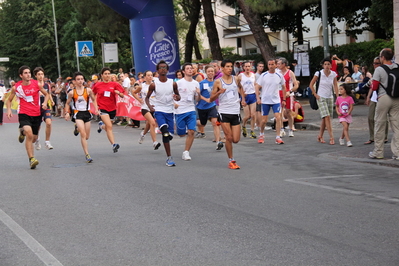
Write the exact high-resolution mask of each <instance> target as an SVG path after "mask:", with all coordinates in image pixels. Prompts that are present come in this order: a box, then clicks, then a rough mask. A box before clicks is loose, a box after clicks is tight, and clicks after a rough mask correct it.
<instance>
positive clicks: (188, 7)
mask: <svg viewBox="0 0 399 266" xmlns="http://www.w3.org/2000/svg"><path fill="white" fill-rule="evenodd" d="M180 4H181V6H182V8H183V11H184V13H185V15H186V19H187V20H188V21H189V22H190V25H189V27H188V31H187V35H186V40H185V53H184V62H191V61H192V57H193V48H195V51H196V57H197V59H202V56H201V53H200V51H199V45H198V40H197V38H196V31H197V25H198V22H199V19H200V13H201V2H200V0H183V1H181V2H180Z"/></svg>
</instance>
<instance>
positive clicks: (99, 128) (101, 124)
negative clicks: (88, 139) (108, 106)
mask: <svg viewBox="0 0 399 266" xmlns="http://www.w3.org/2000/svg"><path fill="white" fill-rule="evenodd" d="M103 125H104V122H103V121H100V122H99V123H98V129H97V132H98V133H101V131H102V130H103V129H102V126H103Z"/></svg>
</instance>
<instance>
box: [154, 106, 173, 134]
mask: <svg viewBox="0 0 399 266" xmlns="http://www.w3.org/2000/svg"><path fill="white" fill-rule="evenodd" d="M154 117H155V119H156V120H157V123H158V127H159V128H161V127H162V126H165V125H166V126H167V127H168V131H169V132H170V133H172V134H174V133H175V126H174V122H173V113H164V112H157V111H155V113H154Z"/></svg>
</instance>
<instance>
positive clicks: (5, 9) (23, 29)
mask: <svg viewBox="0 0 399 266" xmlns="http://www.w3.org/2000/svg"><path fill="white" fill-rule="evenodd" d="M54 4H55V10H56V19H57V30H58V42H59V53H60V61H61V70H62V73H61V74H62V76H63V77H66V76H71V75H72V73H73V72H75V71H76V70H77V60H76V51H75V41H84V40H92V41H93V43H94V55H95V56H93V57H87V58H80V59H79V62H80V64H79V65H80V70H81V71H82V72H83V73H84V74H85V75H86V76H87V77H88V76H89V75H90V74H92V73H96V72H99V71H100V69H101V68H102V51H101V43H104V42H117V43H118V48H119V61H120V62H119V63H114V64H109V65H107V66H110V67H111V68H112V69H115V71H116V69H118V68H120V67H122V68H123V69H124V70H125V71H127V70H129V69H130V67H131V66H132V53H131V43H130V30H129V21H128V20H127V19H125V18H123V17H122V16H120V15H118V14H116V13H115V12H114V11H112V10H111V9H110V8H108V7H106V6H105V5H103V4H102V3H100V2H99V1H98V0H85V1H78V0H54ZM0 36H2V42H0V56H7V57H10V62H7V63H6V64H5V66H6V67H7V68H8V71H7V73H6V74H7V76H9V77H11V78H14V79H15V78H16V79H18V68H19V67H20V66H22V65H28V66H30V67H31V68H34V67H36V66H42V67H43V68H44V69H45V71H46V74H47V75H49V77H50V78H51V79H52V80H55V79H56V78H57V77H58V67H57V59H56V48H55V46H56V45H55V35H54V22H53V11H52V3H51V0H5V1H4V2H3V3H1V8H0Z"/></svg>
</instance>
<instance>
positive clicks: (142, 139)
mask: <svg viewBox="0 0 399 266" xmlns="http://www.w3.org/2000/svg"><path fill="white" fill-rule="evenodd" d="M143 132H144V131H141V133H140V138H139V144H142V143H143V141H144V138H145V135H143Z"/></svg>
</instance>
